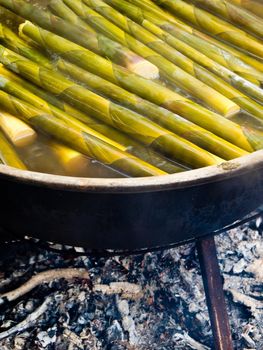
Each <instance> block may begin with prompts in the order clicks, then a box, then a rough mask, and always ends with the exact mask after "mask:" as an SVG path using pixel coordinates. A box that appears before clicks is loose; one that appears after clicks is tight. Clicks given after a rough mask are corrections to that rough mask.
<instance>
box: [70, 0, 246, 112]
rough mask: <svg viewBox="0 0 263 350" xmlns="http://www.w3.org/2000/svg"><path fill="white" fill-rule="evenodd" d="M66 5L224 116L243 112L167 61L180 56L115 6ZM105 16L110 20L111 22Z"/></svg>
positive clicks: (162, 75)
mask: <svg viewBox="0 0 263 350" xmlns="http://www.w3.org/2000/svg"><path fill="white" fill-rule="evenodd" d="M65 3H66V4H67V5H69V6H70V7H71V9H73V10H74V11H76V13H77V14H78V15H79V16H80V17H81V18H83V19H85V21H87V22H88V24H89V25H92V26H93V27H94V28H95V29H96V30H98V31H100V32H101V33H102V34H104V35H108V36H109V37H110V38H111V39H112V40H115V41H118V42H119V43H120V44H122V45H127V46H128V47H130V48H131V49H132V50H133V51H135V52H136V53H137V54H139V55H141V56H143V57H144V58H145V59H147V60H149V61H150V62H152V63H153V64H154V65H156V66H157V67H158V68H159V70H160V74H161V77H162V78H163V79H164V80H165V81H168V82H169V83H171V84H173V85H175V86H179V87H180V88H182V89H183V90H185V91H187V92H189V93H190V94H191V95H192V96H194V97H196V98H198V99H199V100H200V101H203V102H204V103H205V104H206V105H207V106H210V107H211V108H213V109H214V110H216V111H218V112H220V113H222V114H223V115H233V114H235V113H237V112H238V111H239V110H240V108H239V107H238V106H237V105H236V104H235V103H234V102H232V101H230V100H229V99H227V98H226V97H225V96H223V95H222V94H220V93H219V92H217V91H216V90H214V89H213V88H211V87H210V86H208V85H206V84H205V83H203V82H201V81H200V80H198V79H197V77H196V76H195V74H193V75H190V74H189V73H188V72H186V71H185V70H183V69H182V68H180V67H179V65H178V60H176V58H175V60H174V61H173V62H171V61H169V60H168V59H166V58H167V55H169V58H171V57H173V56H174V55H176V54H177V53H176V52H174V50H173V49H172V48H169V47H167V45H166V44H165V43H164V42H162V41H161V40H159V39H158V38H157V37H156V36H154V35H153V34H151V33H150V32H148V31H147V30H145V29H144V28H143V27H141V26H139V25H138V24H136V23H135V22H132V21H131V20H129V19H128V18H126V17H124V16H122V15H121V14H120V13H118V12H117V11H115V10H114V9H113V8H112V7H110V6H107V5H106V4H105V3H103V2H102V1H85V3H87V4H89V5H91V6H92V7H93V8H94V9H95V10H96V11H97V12H96V11H94V10H93V9H92V8H90V7H88V6H86V5H85V4H84V1H81V0H76V1H71V0H65ZM94 4H95V5H94ZM93 5H94V6H93ZM99 13H100V14H101V15H100V14H99ZM102 15H103V16H104V17H103V16H102ZM105 17H107V18H108V19H110V20H111V22H110V21H109V20H107V19H106V18H105ZM112 22H113V23H112ZM114 23H115V24H114ZM116 24H117V25H118V26H117V25H116ZM175 64H177V65H175Z"/></svg>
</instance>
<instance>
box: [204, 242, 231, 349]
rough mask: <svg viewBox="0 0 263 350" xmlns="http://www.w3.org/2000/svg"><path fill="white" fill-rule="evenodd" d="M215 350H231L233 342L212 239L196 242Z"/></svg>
mask: <svg viewBox="0 0 263 350" xmlns="http://www.w3.org/2000/svg"><path fill="white" fill-rule="evenodd" d="M197 249H198V255H199V260H200V266H201V272H202V276H203V283H204V288H205V294H206V299H207V305H208V310H209V315H210V321H211V327H212V332H213V336H214V349H215V350H233V342H232V336H231V330H230V325H229V318H228V314H227V308H226V302H225V297H224V291H223V284H222V278H221V275H220V269H219V265H218V260H217V252H216V246H215V240H214V237H211V236H210V237H208V238H204V239H200V240H198V241H197Z"/></svg>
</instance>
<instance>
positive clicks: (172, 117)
mask: <svg viewBox="0 0 263 350" xmlns="http://www.w3.org/2000/svg"><path fill="white" fill-rule="evenodd" d="M57 67H58V68H59V69H60V71H62V72H63V73H64V74H66V75H68V76H71V77H72V78H73V79H74V80H76V81H80V82H83V83H85V86H86V87H87V88H88V89H89V90H92V91H93V92H97V93H99V94H101V95H103V96H106V97H109V98H111V99H112V100H114V101H116V102H117V103H121V104H123V105H124V106H126V107H128V108H130V109H133V110H134V111H136V112H138V113H140V114H142V115H145V116H147V117H148V118H149V119H151V120H153V121H154V122H156V123H158V124H160V125H162V126H163V127H165V128H167V129H169V130H171V131H172V132H174V133H175V134H177V135H179V136H181V137H184V138H185V139H187V140H189V141H191V142H193V143H194V144H197V145H198V146H199V147H201V148H204V149H206V150H208V151H210V152H211V153H214V154H216V155H217V156H219V157H221V158H223V159H227V160H229V159H233V158H236V157H240V156H241V155H244V151H243V150H242V149H240V148H238V147H236V146H234V145H233V144H231V143H229V142H227V141H225V140H224V139H222V138H220V137H218V136H216V135H214V134H213V133H211V132H209V131H207V130H205V129H203V128H201V127H199V126H198V125H195V124H194V123H191V122H189V121H188V120H186V119H184V118H182V117H180V116H179V115H177V114H174V113H172V112H170V111H168V110H166V109H164V108H162V107H158V106H156V105H154V104H153V103H151V102H149V101H147V100H144V99H142V98H140V97H138V96H136V95H134V94H132V93H130V92H128V91H126V90H124V89H122V88H120V87H119V86H117V85H114V84H112V83H110V82H108V81H106V80H104V79H102V78H100V77H98V76H96V75H94V74H92V73H89V72H87V71H84V70H83V69H81V68H79V67H77V66H75V65H73V64H71V63H69V62H67V61H63V60H59V61H58V62H57ZM262 146H263V144H262Z"/></svg>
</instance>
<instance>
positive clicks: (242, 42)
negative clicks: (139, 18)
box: [153, 0, 263, 58]
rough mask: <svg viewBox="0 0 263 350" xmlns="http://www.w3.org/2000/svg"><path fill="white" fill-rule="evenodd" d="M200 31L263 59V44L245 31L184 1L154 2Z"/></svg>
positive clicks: (167, 0)
mask: <svg viewBox="0 0 263 350" xmlns="http://www.w3.org/2000/svg"><path fill="white" fill-rule="evenodd" d="M153 1H154V2H155V3H156V4H158V5H161V6H164V7H165V8H166V9H169V11H171V12H172V13H175V14H176V15H177V16H180V17H181V18H183V19H184V20H186V21H188V22H190V23H192V24H193V25H194V26H196V27H197V28H199V29H202V30H204V31H206V32H207V33H209V34H211V35H213V36H215V37H216V38H218V39H219V40H223V41H225V42H228V43H230V44H232V45H234V46H236V47H238V48H240V49H242V50H244V51H246V52H249V53H251V54H254V55H255V56H256V57H259V58H263V43H262V42H261V41H260V40H257V39H256V38H254V37H253V36H251V35H249V34H247V33H246V32H244V31H243V30H241V29H239V28H237V27H235V26H233V25H231V24H230V23H228V22H226V21H224V20H222V19H220V18H218V17H216V16H214V15H212V14H211V13H209V12H207V11H205V10H202V9H200V8H198V7H196V6H195V5H192V4H189V3H186V2H184V1H182V0H153Z"/></svg>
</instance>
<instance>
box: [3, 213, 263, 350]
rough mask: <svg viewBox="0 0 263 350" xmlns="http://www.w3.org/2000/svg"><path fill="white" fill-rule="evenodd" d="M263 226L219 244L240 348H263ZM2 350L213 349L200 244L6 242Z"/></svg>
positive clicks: (223, 238) (223, 237)
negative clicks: (98, 246) (78, 249)
mask: <svg viewBox="0 0 263 350" xmlns="http://www.w3.org/2000/svg"><path fill="white" fill-rule="evenodd" d="M262 232H263V221H262V219H261V218H258V219H257V220H254V221H252V222H250V223H249V224H246V225H244V226H242V227H240V228H238V229H233V230H231V231H229V232H228V233H226V234H223V235H220V236H218V237H217V238H216V243H217V248H218V256H219V261H220V267H221V271H222V276H223V280H224V289H225V294H226V298H227V302H228V307H229V315H230V320H231V328H232V331H233V340H234V346H235V349H256V350H261V349H263V239H262ZM1 249H2V253H4V254H2V258H1V260H0V293H1V296H0V308H1V311H0V349H1V350H23V349H31V350H34V349H38V350H42V349H45V350H66V349H67V350H79V349H89V350H90V349H91V350H126V349H127V350H135V349H136V350H149V349H153V350H155V349H156V350H157V349H158V350H172V349H173V350H176V349H178V350H179V349H183V350H188V349H195V350H206V349H212V344H213V339H212V333H211V328H210V322H209V316H208V310H207V305H206V299H205V295H204V290H203V284H202V278H201V273H200V266H199V261H198V257H197V252H196V248H195V245H194V244H188V245H185V246H182V247H179V248H173V249H169V250H165V251H162V252H154V253H146V254H139V255H136V256H131V257H108V258H105V257H104V258H102V257H91V256H89V255H87V254H85V253H84V252H83V254H78V255H75V254H73V253H72V251H71V250H68V251H63V252H60V251H57V252H55V251H51V250H48V249H46V248H44V247H42V246H41V245H40V244H33V243H32V242H30V241H21V242H15V243H12V244H7V245H6V246H4V247H1Z"/></svg>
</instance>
